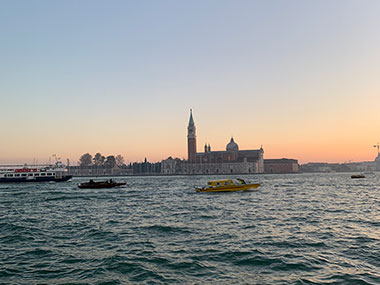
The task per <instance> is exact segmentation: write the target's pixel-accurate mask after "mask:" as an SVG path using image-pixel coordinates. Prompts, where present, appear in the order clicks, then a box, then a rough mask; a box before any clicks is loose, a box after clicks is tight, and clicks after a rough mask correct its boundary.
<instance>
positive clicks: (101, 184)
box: [78, 179, 127, 189]
mask: <svg viewBox="0 0 380 285" xmlns="http://www.w3.org/2000/svg"><path fill="white" fill-rule="evenodd" d="M126 184H127V183H126V182H116V181H113V180H112V179H110V180H106V181H94V180H90V181H89V182H84V183H80V184H78V187H79V188H81V189H101V188H114V187H118V186H123V185H126Z"/></svg>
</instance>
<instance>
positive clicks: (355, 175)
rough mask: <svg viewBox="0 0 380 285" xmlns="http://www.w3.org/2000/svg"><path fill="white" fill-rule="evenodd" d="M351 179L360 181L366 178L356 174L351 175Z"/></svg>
mask: <svg viewBox="0 0 380 285" xmlns="http://www.w3.org/2000/svg"><path fill="white" fill-rule="evenodd" d="M351 178H352V179H360V178H365V176H364V175H362V174H354V175H351Z"/></svg>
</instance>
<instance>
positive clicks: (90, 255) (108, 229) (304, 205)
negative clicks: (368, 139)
mask: <svg viewBox="0 0 380 285" xmlns="http://www.w3.org/2000/svg"><path fill="white" fill-rule="evenodd" d="M214 178H216V179H219V178H220V177H218V176H215V177H207V176H176V177H128V178H125V179H126V180H127V182H128V187H126V188H120V189H98V190H88V189H78V188H77V186H76V185H77V183H80V182H82V181H83V180H82V179H74V180H73V181H72V182H67V183H57V184H50V183H49V184H39V185H36V184H35V185H33V184H3V185H0V245H1V249H2V250H1V253H2V254H1V255H0V284H129V283H136V284H139V283H144V284H168V283H172V284H182V283H183V284H205V283H207V284H209V283H211V284H237V283H238V284H274V283H276V284H289V283H291V284H379V283H380V275H379V273H378V272H380V256H379V254H378V249H379V248H380V218H379V216H378V213H379V210H380V198H379V195H378V193H379V190H380V187H379V185H380V184H379V182H380V174H378V173H377V174H373V175H368V176H367V179H365V180H362V181H353V180H351V179H350V176H349V175H347V174H324V175H322V174H312V175H306V174H305V175H245V176H243V178H244V179H246V180H248V181H255V182H259V183H261V184H262V186H261V187H260V188H259V189H258V190H257V191H250V192H246V193H224V194H221V193H216V194H215V193H211V194H208V193H196V192H195V191H194V187H195V186H200V185H203V184H205V183H206V182H207V180H211V179H214ZM115 179H116V178H115Z"/></svg>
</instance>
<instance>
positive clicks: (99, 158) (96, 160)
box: [94, 152, 106, 166]
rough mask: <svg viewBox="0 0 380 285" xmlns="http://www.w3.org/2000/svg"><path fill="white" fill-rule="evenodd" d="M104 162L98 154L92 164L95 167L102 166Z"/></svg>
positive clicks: (102, 157)
mask: <svg viewBox="0 0 380 285" xmlns="http://www.w3.org/2000/svg"><path fill="white" fill-rule="evenodd" d="M105 160H106V158H105V157H104V156H103V155H102V154H101V153H100V152H98V153H97V154H95V156H94V164H95V165H97V166H101V165H104V161H105Z"/></svg>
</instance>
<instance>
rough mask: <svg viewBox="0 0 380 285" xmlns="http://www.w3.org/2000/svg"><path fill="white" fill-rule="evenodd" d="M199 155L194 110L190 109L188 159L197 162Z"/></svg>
mask: <svg viewBox="0 0 380 285" xmlns="http://www.w3.org/2000/svg"><path fill="white" fill-rule="evenodd" d="M196 155H197V136H196V134H195V125H194V120H193V111H192V110H191V109H190V120H189V125H188V126H187V160H188V161H189V162H195V157H196Z"/></svg>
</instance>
